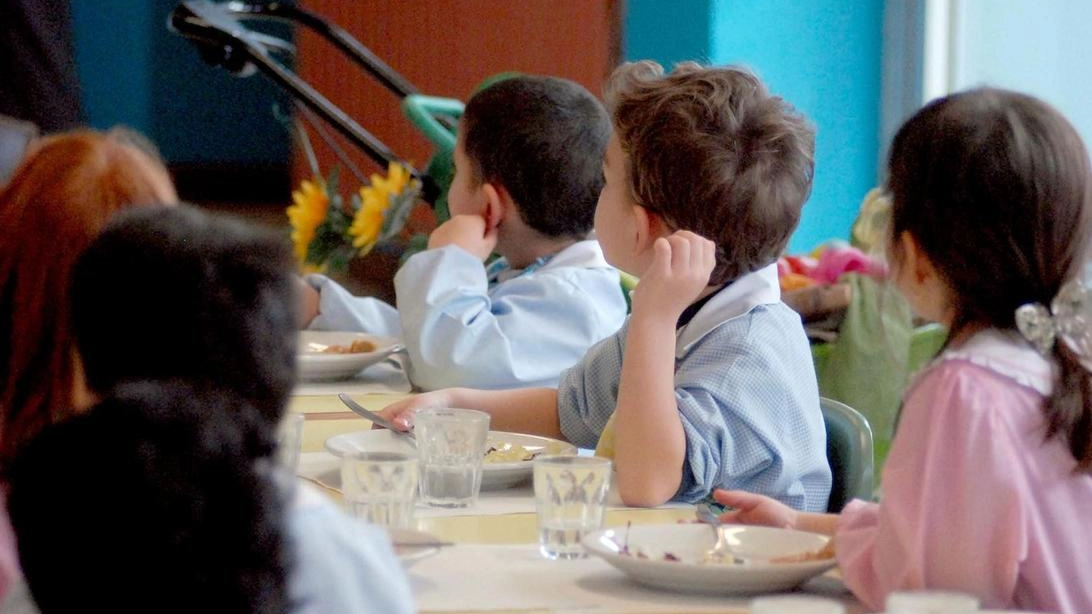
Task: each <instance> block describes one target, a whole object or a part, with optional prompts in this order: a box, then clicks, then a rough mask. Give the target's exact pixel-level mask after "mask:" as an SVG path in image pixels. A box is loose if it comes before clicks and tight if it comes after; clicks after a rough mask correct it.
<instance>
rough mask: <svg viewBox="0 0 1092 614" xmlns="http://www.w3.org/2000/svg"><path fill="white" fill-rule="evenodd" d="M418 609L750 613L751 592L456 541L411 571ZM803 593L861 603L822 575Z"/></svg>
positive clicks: (852, 613)
mask: <svg viewBox="0 0 1092 614" xmlns="http://www.w3.org/2000/svg"><path fill="white" fill-rule="evenodd" d="M409 575H410V581H411V583H412V586H413V593H414V597H415V599H416V600H417V608H418V609H419V610H421V611H426V612H457V611H466V610H470V611H512V610H531V609H540V610H543V609H544V610H549V611H558V612H565V613H566V614H569V613H578V612H589V613H595V614H604V613H607V612H628V613H629V612H631V613H637V612H642V613H643V612H687V613H704V612H721V613H725V612H727V613H733V612H747V611H748V610H749V607H748V603H749V602H750V598H749V597H736V596H727V597H724V596H703V595H695V594H684V593H671V592H666V591H659V590H654V589H650V588H645V587H643V586H641V585H640V584H636V583H634V582H631V581H630V580H629V579H628V578H627V577H626V576H625V575H624V574H623V573H622V572H620V571H618V570H616V569H615V568H614V567H611V566H610V565H609V564H607V563H606V562H605V561H603V560H601V559H598V558H586V559H577V560H572V561H550V560H547V559H545V558H543V557H542V556H541V555H540V554H539V552H538V547H537V546H536V545H517V546H509V545H505V546H495V545H457V546H452V547H448V548H443V549H441V551H440V552H439V553H438V554H436V555H434V556H432V557H431V558H427V559H424V560H422V561H419V562H418V563H417V564H416V565H414V566H413V567H411V568H410V570H409ZM802 590H803V591H804V592H806V593H808V594H818V595H822V596H824V597H830V598H833V599H836V600H839V601H842V602H844V603H845V605H846V612H847V614H856V613H859V612H863V611H864V610H863V608H862V607H861V605H860V604H859V603H858V602H857V601H856V600H855V599H854V598H853V596H852V595H851V594H850V593H849V592H848V591H846V590H845V587H844V586H843V585H842V583H841V582H840V581H839V580H838V579H837V578H834V577H830V576H821V577H819V578H815V579H813V580H812V581H810V582H808V583H807V584H805V585H804V587H803V589H802Z"/></svg>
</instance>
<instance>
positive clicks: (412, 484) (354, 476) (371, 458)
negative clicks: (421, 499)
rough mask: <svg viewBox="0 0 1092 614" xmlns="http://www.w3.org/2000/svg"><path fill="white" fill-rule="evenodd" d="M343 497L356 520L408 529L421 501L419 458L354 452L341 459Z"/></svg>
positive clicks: (400, 454) (390, 453) (409, 455)
mask: <svg viewBox="0 0 1092 614" xmlns="http://www.w3.org/2000/svg"><path fill="white" fill-rule="evenodd" d="M341 493H342V497H343V498H344V500H345V506H346V508H348V510H349V513H350V514H352V515H353V516H355V517H357V518H360V519H361V520H365V521H367V522H370V523H372V524H380V525H384V526H388V527H395V528H402V529H408V528H412V525H413V506H414V502H415V501H416V497H417V458H416V457H414V456H413V455H412V454H402V453H400V452H353V453H350V454H346V455H345V456H343V457H342V458H341Z"/></svg>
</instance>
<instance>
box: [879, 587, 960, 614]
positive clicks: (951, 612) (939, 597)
mask: <svg viewBox="0 0 1092 614" xmlns="http://www.w3.org/2000/svg"><path fill="white" fill-rule="evenodd" d="M885 610H886V612H887V614H967V613H971V612H977V611H978V598H977V597H973V596H971V595H966V594H964V593H956V592H948V591H900V592H895V593H891V594H890V595H888V596H887V605H886V607H885Z"/></svg>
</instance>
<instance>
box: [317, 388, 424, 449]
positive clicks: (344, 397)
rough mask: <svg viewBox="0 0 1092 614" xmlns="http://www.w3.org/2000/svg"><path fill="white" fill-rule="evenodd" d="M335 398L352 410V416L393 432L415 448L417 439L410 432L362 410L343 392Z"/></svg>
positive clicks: (362, 408)
mask: <svg viewBox="0 0 1092 614" xmlns="http://www.w3.org/2000/svg"><path fill="white" fill-rule="evenodd" d="M337 398H339V399H341V402H342V403H344V404H345V407H348V408H349V409H351V410H353V413H354V414H356V415H358V416H360V417H361V418H364V419H365V420H370V421H371V422H374V423H376V424H378V425H379V426H381V427H383V428H385V429H389V430H390V431H392V432H394V434H395V435H399V436H401V437H402V438H404V439H405V440H406V441H408V442H410V444H411V445H412V446H413V447H415V448H416V447H417V438H416V437H414V436H413V433H412V432H411V431H400V430H398V428H397V427H396V426H394V424H392V423H391V422H390V421H388V420H387V419H386V418H383V417H382V416H380V415H379V414H376V413H374V412H370V411H368V410H367V409H364V407H363V406H362V405H361V404H360V403H357V402H356V401H354V400H353V399H352V397H350V396H349V395H347V394H345V393H344V392H342V393H340V394H338V395H337Z"/></svg>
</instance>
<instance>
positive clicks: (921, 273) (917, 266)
mask: <svg viewBox="0 0 1092 614" xmlns="http://www.w3.org/2000/svg"><path fill="white" fill-rule="evenodd" d="M899 248H900V249H901V250H902V254H901V260H902V266H904V267H906V270H907V272H908V273H910V274H911V275H913V279H914V281H916V282H917V283H919V284H921V283H924V282H925V281H927V280H930V279H932V278H933V277H936V269H935V268H934V267H933V262H932V261H931V260H929V258H928V256H926V255H925V252H924V251H922V249H921V245H920V244H919V243H918V241H917V239H915V238H914V237H913V236H911V234H910V233H909V232H906V231H903V233H902V234H900V235H899Z"/></svg>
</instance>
